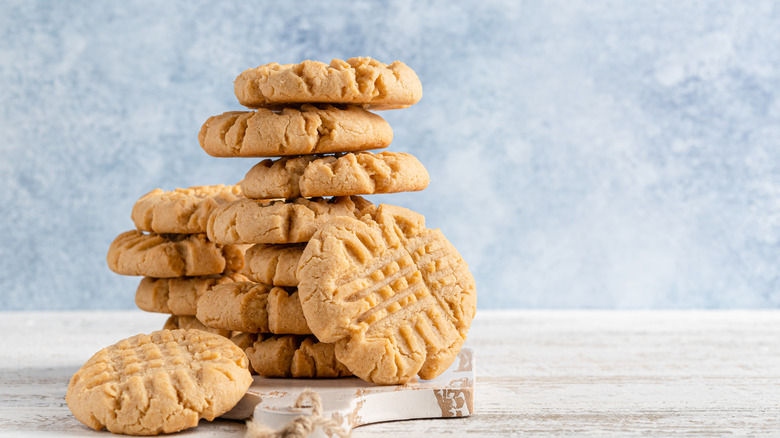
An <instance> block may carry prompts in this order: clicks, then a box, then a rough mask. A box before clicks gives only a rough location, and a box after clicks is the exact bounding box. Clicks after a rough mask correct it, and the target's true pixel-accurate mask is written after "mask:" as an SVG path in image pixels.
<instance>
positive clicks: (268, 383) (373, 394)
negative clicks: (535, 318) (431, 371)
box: [222, 349, 474, 436]
mask: <svg viewBox="0 0 780 438" xmlns="http://www.w3.org/2000/svg"><path fill="white" fill-rule="evenodd" d="M306 388H311V389H312V390H314V391H316V392H317V393H318V394H319V395H320V398H321V400H322V415H323V416H324V417H329V418H332V419H333V420H334V421H335V422H336V424H338V425H339V426H340V427H342V428H344V430H351V429H352V428H355V427H358V426H362V425H364V424H370V423H378V422H384V421H393V420H409V419H414V418H442V417H467V416H469V415H471V414H472V413H474V354H473V352H472V351H471V350H470V349H463V350H461V352H460V353H459V354H458V357H457V358H456V359H455V362H454V363H453V364H452V366H450V367H449V368H448V369H447V370H446V371H445V372H444V373H442V374H441V375H440V376H439V377H437V378H435V379H433V380H420V379H416V378H415V379H414V380H413V381H411V382H409V383H407V384H405V385H394V386H379V385H374V384H371V383H367V382H365V381H363V380H360V379H358V378H357V377H350V378H344V379H269V378H263V377H255V381H254V383H253V384H252V386H251V387H250V388H249V391H247V394H246V395H245V396H244V398H243V399H242V400H241V401H240V402H239V403H238V405H236V407H235V408H233V409H232V410H231V411H230V412H228V413H227V414H225V415H223V416H222V418H228V419H245V418H249V417H251V416H252V415H253V414H254V419H255V421H259V422H261V423H263V424H265V425H266V426H268V427H271V428H274V429H278V428H280V427H282V426H284V425H286V424H287V423H289V422H290V421H292V420H293V419H294V418H295V417H298V416H300V415H309V414H310V412H311V409H310V408H302V409H297V408H294V407H293V405H294V403H295V401H296V399H297V398H298V396H299V395H300V394H301V392H302V391H303V390H304V389H306ZM317 432H321V430H319V429H318V430H317ZM323 436H324V435H323Z"/></svg>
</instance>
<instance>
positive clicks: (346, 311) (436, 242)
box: [196, 58, 476, 384]
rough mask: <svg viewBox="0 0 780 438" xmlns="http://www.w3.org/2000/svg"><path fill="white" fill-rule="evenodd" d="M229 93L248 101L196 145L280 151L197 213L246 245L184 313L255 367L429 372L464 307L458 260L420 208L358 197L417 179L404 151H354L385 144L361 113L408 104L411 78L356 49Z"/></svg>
mask: <svg viewBox="0 0 780 438" xmlns="http://www.w3.org/2000/svg"><path fill="white" fill-rule="evenodd" d="M235 92H236V96H237V97H238V100H239V102H240V103H241V104H243V105H245V106H247V107H250V108H255V109H256V110H254V111H243V112H228V113H224V114H221V115H218V116H214V117H211V118H209V119H208V120H207V121H206V122H205V124H204V125H203V127H202V129H201V131H200V135H199V141H200V145H201V147H202V148H203V149H204V150H205V151H206V152H207V153H209V154H210V155H212V156H217V157H247V158H252V157H262V158H266V157H279V158H276V159H265V160H263V161H261V162H260V163H258V164H256V165H254V166H253V167H252V168H251V169H250V170H249V172H248V173H247V174H246V176H245V177H244V179H243V181H242V183H241V190H242V194H243V196H245V198H241V199H237V200H235V201H233V202H230V203H226V204H224V205H220V206H219V207H217V208H216V209H215V210H214V211H213V212H212V214H211V216H210V217H209V220H208V226H207V233H208V238H209V239H210V240H211V241H213V242H215V243H217V244H221V245H225V246H230V245H252V246H251V247H250V248H249V249H248V250H247V252H246V255H245V262H246V264H245V268H244V271H243V273H244V274H245V275H246V276H247V277H248V278H249V279H251V280H252V281H250V282H231V283H227V284H220V285H215V286H214V287H212V288H211V289H210V290H207V291H205V292H204V293H203V294H202V296H201V297H200V298H199V300H198V302H197V306H196V307H197V309H196V310H197V312H196V314H197V318H198V319H199V320H200V321H201V322H202V323H203V324H205V325H206V326H208V327H211V328H215V329H222V330H230V331H231V332H239V333H240V334H238V335H236V336H234V340H235V342H236V343H238V344H239V345H241V346H242V347H244V348H245V349H246V350H245V351H246V353H247V355H248V356H249V359H250V362H251V364H252V367H253V368H254V369H255V371H256V372H258V373H259V374H261V375H266V376H287V377H289V376H292V377H338V376H342V375H347V374H350V373H354V374H355V375H357V376H359V377H361V378H363V379H365V380H368V381H371V382H375V383H381V384H395V383H403V382H406V381H408V380H409V379H411V378H412V377H414V376H415V375H417V374H419V375H420V377H422V378H433V377H435V376H437V375H438V374H440V373H441V372H443V371H444V369H446V368H447V367H448V366H449V365H450V364H451V363H452V361H453V360H454V358H455V356H456V355H457V353H458V351H459V350H460V347H461V345H462V344H463V341H464V340H465V337H466V332H467V331H468V327H469V325H470V322H471V319H472V317H473V315H474V311H475V307H476V291H475V287H474V280H473V277H472V276H471V274H470V273H469V272H468V266H467V265H466V263H465V262H464V261H463V259H462V258H461V257H460V255H459V254H458V253H457V251H456V250H455V249H454V247H452V245H450V244H449V242H447V241H446V239H445V238H444V236H443V235H441V232H439V231H438V230H429V229H427V228H425V222H424V218H423V217H422V216H421V215H419V214H417V213H414V212H412V211H409V210H407V209H403V208H400V207H394V206H388V205H380V206H375V205H373V204H372V203H371V202H369V201H367V200H365V199H364V198H362V197H360V195H371V194H378V193H395V192H402V191H417V190H422V189H424V188H425V187H427V185H428V172H427V171H426V170H425V167H424V166H423V165H422V164H421V163H420V162H419V161H418V160H417V159H416V158H415V157H414V156H412V155H409V154H402V153H391V152H382V153H371V152H365V151H367V150H371V149H378V148H384V147H387V146H388V145H389V144H390V142H391V140H392V130H391V128H390V126H389V125H388V123H387V122H386V121H385V120H384V119H382V118H381V117H379V116H378V115H376V114H374V113H371V112H369V111H368V109H394V108H405V107H408V106H410V105H413V104H414V103H416V102H417V101H418V100H419V99H420V97H421V96H422V86H421V84H420V81H419V79H418V78H417V75H416V74H415V73H414V71H412V70H411V69H410V68H409V67H407V66H406V65H404V64H403V63H401V62H398V61H396V62H394V63H392V64H389V65H385V64H383V63H381V62H378V61H376V60H372V59H369V58H353V59H349V60H347V61H340V60H334V61H332V62H331V63H330V65H327V64H324V63H320V62H312V61H305V62H303V63H301V64H290V65H279V64H268V65H264V66H261V67H258V68H254V69H250V70H247V71H245V72H243V73H241V75H239V76H238V78H237V79H236V81H235Z"/></svg>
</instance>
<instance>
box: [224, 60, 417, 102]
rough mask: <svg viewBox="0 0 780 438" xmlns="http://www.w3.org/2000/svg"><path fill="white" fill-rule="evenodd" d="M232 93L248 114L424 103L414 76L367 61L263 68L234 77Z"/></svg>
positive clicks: (400, 64)
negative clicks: (293, 107) (302, 106)
mask: <svg viewBox="0 0 780 438" xmlns="http://www.w3.org/2000/svg"><path fill="white" fill-rule="evenodd" d="M234 90H235V93H236V97H237V98H238V101H239V102H240V103H241V105H244V106H247V107H250V108H259V107H264V106H275V105H288V104H295V103H307V102H317V103H348V104H352V105H362V106H365V107H368V108H371V109H375V110H384V109H396V108H406V107H409V106H411V105H414V104H415V103H417V102H418V101H419V100H420V99H421V98H422V84H421V83H420V79H419V78H418V77H417V74H416V73H415V72H414V70H412V69H411V68H409V67H407V66H406V64H404V63H403V62H401V61H395V62H393V63H391V64H384V63H381V62H379V61H377V60H375V59H371V58H350V59H348V60H346V61H342V60H340V59H334V60H332V61H331V62H330V64H325V63H324V62H318V61H303V62H301V63H300V64H284V65H279V64H277V63H271V64H266V65H261V66H260V67H257V68H250V69H248V70H246V71H244V72H243V73H241V74H240V75H238V77H237V78H236V80H235V82H234Z"/></svg>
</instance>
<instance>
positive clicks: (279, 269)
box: [243, 243, 306, 287]
mask: <svg viewBox="0 0 780 438" xmlns="http://www.w3.org/2000/svg"><path fill="white" fill-rule="evenodd" d="M305 247H306V245H305V244H301V243H291V244H288V245H271V244H265V243H258V244H257V245H252V246H251V247H250V248H249V249H248V250H246V253H245V254H244V271H243V273H244V274H245V275H246V276H247V277H249V279H250V280H252V281H256V282H258V283H264V284H272V285H274V286H292V287H294V286H298V277H297V273H296V271H297V269H298V260H300V259H301V254H303V249H304V248H305Z"/></svg>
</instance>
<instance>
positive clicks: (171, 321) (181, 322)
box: [163, 315, 232, 338]
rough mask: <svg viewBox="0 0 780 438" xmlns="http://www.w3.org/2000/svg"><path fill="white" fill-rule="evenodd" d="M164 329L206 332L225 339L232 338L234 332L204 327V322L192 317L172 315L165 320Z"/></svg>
mask: <svg viewBox="0 0 780 438" xmlns="http://www.w3.org/2000/svg"><path fill="white" fill-rule="evenodd" d="M163 329H165V330H176V329H184V330H193V329H194V330H203V331H205V332H210V333H214V334H217V335H220V336H224V337H226V338H227V337H230V336H231V334H232V332H231V331H230V330H225V329H221V328H214V327H207V326H205V325H203V323H202V322H200V321H198V318H195V317H194V316H192V315H171V316H169V317H168V319H167V320H165V324H164V325H163Z"/></svg>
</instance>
